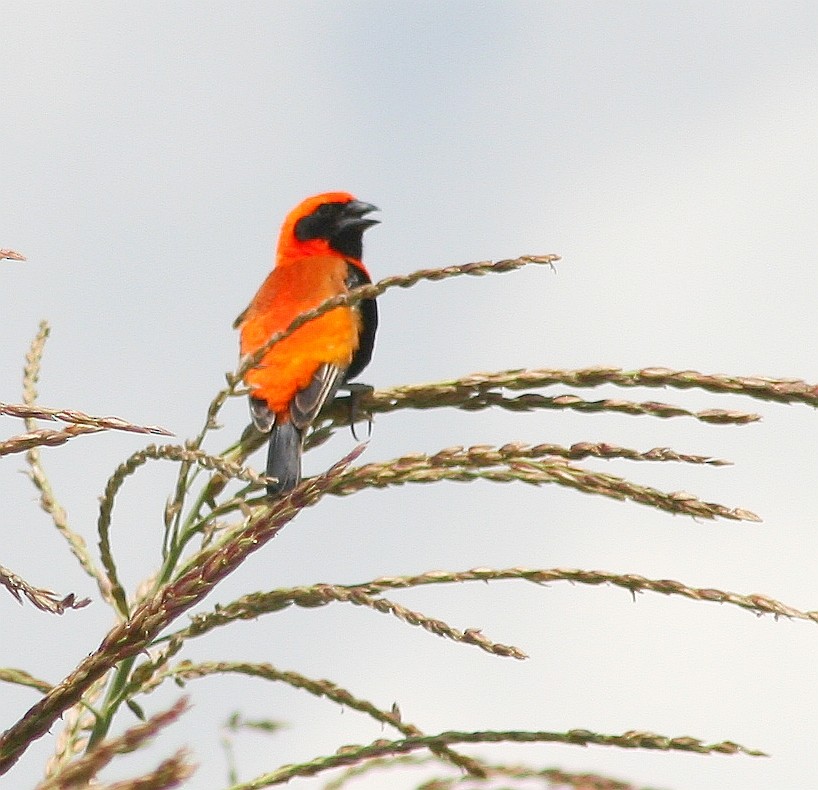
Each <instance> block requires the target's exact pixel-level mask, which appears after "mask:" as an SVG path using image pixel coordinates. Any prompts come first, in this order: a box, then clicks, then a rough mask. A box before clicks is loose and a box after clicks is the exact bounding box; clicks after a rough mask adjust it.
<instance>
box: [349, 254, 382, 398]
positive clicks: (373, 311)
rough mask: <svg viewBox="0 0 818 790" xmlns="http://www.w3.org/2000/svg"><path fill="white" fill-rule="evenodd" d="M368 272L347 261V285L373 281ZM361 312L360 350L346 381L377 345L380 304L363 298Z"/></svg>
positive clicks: (361, 366)
mask: <svg viewBox="0 0 818 790" xmlns="http://www.w3.org/2000/svg"><path fill="white" fill-rule="evenodd" d="M371 282H372V280H370V279H369V277H368V276H367V274H366V272H363V271H361V269H359V268H358V267H357V266H356V265H355V264H354V263H347V277H346V285H347V288H349V289H350V290H351V289H352V288H357V287H358V286H359V285H366V284H367V283H371ZM358 310H359V311H360V313H361V336H360V339H359V344H358V350H357V351H356V352H355V353H354V354H353V355H352V362H350V363H349V367H348V368H347V371H346V375H345V376H344V382H347V381H349V380H350V379H354V378H355V377H356V376H357V375H358V374H359V373H360V372H361V371H362V370H363V369H364V368H365V367H366V366H367V365H368V364H369V360H370V359H372V349H373V348H374V347H375V332H376V330H377V329H378V305H377V304H375V300H374V299H363V300H361V301H360V302H358Z"/></svg>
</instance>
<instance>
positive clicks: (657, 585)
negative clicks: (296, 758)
mask: <svg viewBox="0 0 818 790" xmlns="http://www.w3.org/2000/svg"><path fill="white" fill-rule="evenodd" d="M501 579H521V580H524V581H528V582H533V583H535V584H550V583H551V582H558V581H566V582H571V583H572V584H590V585H601V584H611V585H614V586H616V587H622V588H623V589H626V590H628V591H630V592H631V593H637V592H646V591H647V592H656V593H661V594H662V595H681V596H683V597H684V598H690V599H691V600H694V601H709V602H712V603H723V604H730V605H731V606H738V607H741V608H742V609H746V610H747V611H750V612H753V613H755V614H759V615H764V614H771V615H772V616H773V617H775V618H776V619H777V618H779V617H786V618H788V619H793V620H809V621H811V622H814V623H818V611H816V610H811V611H802V610H800V609H796V608H794V607H792V606H789V605H788V604H785V603H782V602H781V601H777V600H775V599H774V598H769V597H768V596H765V595H759V594H756V593H750V594H747V595H742V594H740V593H734V592H728V591H725V590H718V589H716V588H713V587H689V586H688V585H686V584H684V583H683V582H679V581H674V580H672V579H646V578H645V577H644V576H639V575H638V574H635V573H627V574H618V573H610V572H608V571H585V570H579V569H577V568H551V569H548V570H540V569H533V568H506V569H502V570H494V569H491V568H473V569H472V570H468V571H461V572H457V573H455V572H450V571H430V572H429V573H422V574H418V575H416V576H384V577H382V578H380V579H375V580H374V581H371V582H367V583H365V584H353V585H346V586H344V587H343V588H342V589H346V590H348V591H349V592H351V593H354V592H362V593H365V594H367V595H378V594H380V593H381V592H383V591H384V590H399V589H407V588H410V587H421V586H424V585H428V584H453V583H461V582H469V581H481V582H488V581H498V580H501ZM322 589H323V586H322V585H315V586H314V587H304V588H298V587H296V588H289V590H281V591H276V592H280V593H282V595H281V598H282V599H284V598H286V597H289V598H292V597H293V596H294V595H296V594H297V595H300V596H301V598H302V601H303V603H302V605H303V606H310V605H318V604H320V603H321V602H323V596H322ZM296 591H298V592H296ZM313 602H315V603H313ZM200 616H201V615H200Z"/></svg>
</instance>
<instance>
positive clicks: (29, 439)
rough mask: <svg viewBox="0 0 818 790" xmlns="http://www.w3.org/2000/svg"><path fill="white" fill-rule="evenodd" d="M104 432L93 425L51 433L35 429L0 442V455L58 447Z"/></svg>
mask: <svg viewBox="0 0 818 790" xmlns="http://www.w3.org/2000/svg"><path fill="white" fill-rule="evenodd" d="M104 430H105V429H104V428H95V427H94V426H93V425H69V426H68V427H67V428H63V429H62V430H60V431H52V430H49V429H47V428H43V429H37V430H34V431H29V432H28V433H21V434H19V435H17V436H11V437H9V438H8V439H4V440H3V441H0V455H11V454H12V453H24V452H27V451H28V450H33V449H34V448H35V447H58V446H59V445H61V444H65V443H66V442H67V441H69V440H70V439H73V438H74V437H76V436H83V435H84V434H87V433H99V432H100V431H104Z"/></svg>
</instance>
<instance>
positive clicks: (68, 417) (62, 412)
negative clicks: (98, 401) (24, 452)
mask: <svg viewBox="0 0 818 790" xmlns="http://www.w3.org/2000/svg"><path fill="white" fill-rule="evenodd" d="M2 414H4V415H6V416H9V417H20V418H22V419H33V420H51V421H54V420H61V421H62V422H67V423H71V424H74V425H90V426H93V427H95V428H100V429H105V430H109V431H126V432H128V433H148V434H159V435H161V436H173V434H172V433H171V432H170V431H169V430H168V429H167V428H162V427H160V426H158V425H137V424H136V423H132V422H128V421H127V420H123V419H122V418H121V417H92V416H91V415H90V414H85V413H84V412H81V411H75V410H73V409H49V408H46V407H45V406H29V405H26V404H13V403H4V402H2V401H0V415H2Z"/></svg>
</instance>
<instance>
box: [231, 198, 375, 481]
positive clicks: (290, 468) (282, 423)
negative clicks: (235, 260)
mask: <svg viewBox="0 0 818 790" xmlns="http://www.w3.org/2000/svg"><path fill="white" fill-rule="evenodd" d="M376 210H377V207H376V206H373V205H371V204H369V203H363V202H361V201H360V200H356V199H355V198H354V197H353V196H352V195H350V194H349V193H347V192H326V193H324V194H321V195H315V196H314V197H310V198H307V199H306V200H305V201H303V202H302V203H300V204H299V205H298V206H296V207H295V208H294V209H293V210H292V211H291V212H290V213H289V214H288V215H287V218H286V219H285V220H284V224H283V225H282V227H281V235H280V236H279V239H278V249H277V251H276V260H275V268H274V269H273V270H272V271H271V272H270V274H269V275H268V276H267V279H266V280H265V281H264V283H263V284H262V286H261V288H259V290H258V293H257V294H256V295H255V296H254V297H253V301H252V302H251V303H250V306H249V307H248V308H247V309H246V310H245V311H244V312H243V313H242V314H241V315H240V316H239V317H238V318H237V319H236V324H235V325H236V326H237V327H239V328H240V330H241V354H242V356H245V355H247V354H252V353H254V352H255V351H258V349H260V348H261V347H262V346H263V345H264V344H265V343H266V342H267V341H268V340H269V339H270V338H271V337H272V336H273V334H275V333H276V332H280V331H282V330H284V329H286V328H287V327H288V326H289V325H290V323H292V321H293V320H294V319H295V318H296V317H297V316H299V315H300V314H301V313H303V312H305V311H306V310H309V309H311V308H313V307H317V306H318V305H319V304H321V302H323V301H325V300H326V299H329V298H330V297H332V296H337V295H338V294H343V293H346V292H347V291H349V290H350V289H351V288H355V287H356V286H358V285H363V284H364V283H369V282H371V279H370V277H369V272H368V271H367V270H366V267H365V266H364V265H363V263H362V262H361V252H362V237H363V233H364V231H365V230H366V229H367V228H369V227H371V226H372V225H376V224H377V223H378V220H376V219H371V218H369V217H367V216H366V215H367V214H369V213H370V212H371V211H376ZM377 326H378V308H377V306H376V305H375V300H374V299H364V300H363V301H361V302H359V303H358V304H357V305H356V306H354V307H336V308H335V309H334V310H330V311H329V312H328V313H324V315H322V316H320V317H319V318H316V319H314V320H312V321H309V322H308V323H306V324H304V325H303V326H301V327H300V328H299V329H297V330H296V331H295V332H293V334H292V335H290V336H289V337H287V338H285V339H284V340H281V341H280V342H278V343H276V344H275V345H273V347H272V348H270V349H269V351H267V353H266V354H265V355H264V356H263V358H262V359H261V361H260V362H259V363H258V365H256V367H254V368H251V369H250V370H248V371H247V373H246V374H245V376H244V381H245V383H246V384H247V385H248V387H249V388H250V415H251V417H252V419H253V423H254V424H255V426H256V428H258V429H259V430H260V431H262V432H264V433H270V445H269V449H268V451H267V475H268V477H275V478H276V479H277V480H278V482H277V483H270V484H268V486H267V494H268V496H271V497H274V496H279V495H281V494H285V493H287V492H288V491H290V490H291V489H293V488H294V487H295V486H296V485H298V482H299V481H300V480H301V448H302V444H303V441H304V434H305V432H306V430H307V428H308V427H309V426H310V425H311V424H312V422H313V420H315V418H316V417H317V416H318V412H320V411H321V407H322V406H323V405H324V403H326V402H327V401H331V400H332V398H333V397H334V396H335V392H336V390H337V389H338V387H339V386H341V385H342V384H344V383H346V382H347V381H349V380H350V379H352V378H355V376H357V375H358V374H359V373H360V372H361V371H362V370H363V369H364V368H365V367H366V366H367V365H368V364H369V360H370V358H371V356H372V347H373V345H374V343H375V330H376V328H377Z"/></svg>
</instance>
